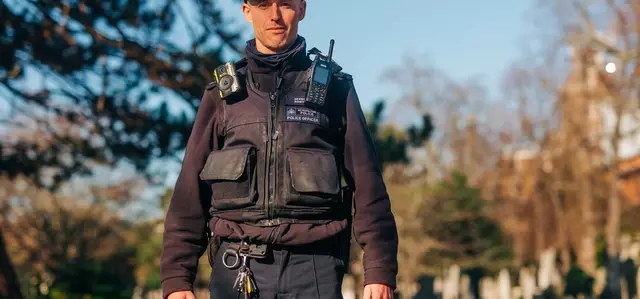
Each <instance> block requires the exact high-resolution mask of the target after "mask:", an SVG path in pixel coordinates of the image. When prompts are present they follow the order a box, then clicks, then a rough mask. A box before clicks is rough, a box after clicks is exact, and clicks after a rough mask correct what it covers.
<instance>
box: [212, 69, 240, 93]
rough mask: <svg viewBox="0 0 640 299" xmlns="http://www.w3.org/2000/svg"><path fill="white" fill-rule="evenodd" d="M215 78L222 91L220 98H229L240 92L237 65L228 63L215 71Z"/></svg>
mask: <svg viewBox="0 0 640 299" xmlns="http://www.w3.org/2000/svg"><path fill="white" fill-rule="evenodd" d="M213 76H214V78H215V80H216V84H217V85H218V90H219V91H220V98H222V99H224V98H227V97H229V96H230V95H232V94H235V93H237V92H238V91H240V83H239V80H238V74H237V71H236V66H235V64H233V63H230V62H227V63H225V64H223V65H221V66H219V67H217V68H216V69H215V70H214V71H213Z"/></svg>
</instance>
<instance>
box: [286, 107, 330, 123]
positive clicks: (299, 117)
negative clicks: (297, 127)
mask: <svg viewBox="0 0 640 299" xmlns="http://www.w3.org/2000/svg"><path fill="white" fill-rule="evenodd" d="M285 119H286V121H295V122H303V123H309V124H315V125H320V126H323V127H326V126H327V125H328V124H329V120H328V118H327V116H326V115H324V114H322V113H320V112H318V111H315V110H313V109H310V108H307V107H298V106H286V107H285Z"/></svg>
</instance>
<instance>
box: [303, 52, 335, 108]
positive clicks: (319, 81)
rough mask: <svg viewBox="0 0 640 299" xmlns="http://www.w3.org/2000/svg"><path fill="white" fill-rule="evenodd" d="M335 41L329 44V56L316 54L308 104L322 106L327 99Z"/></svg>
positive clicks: (312, 67)
mask: <svg viewBox="0 0 640 299" xmlns="http://www.w3.org/2000/svg"><path fill="white" fill-rule="evenodd" d="M333 44H334V40H331V42H330V43H329V54H328V55H327V56H324V55H322V54H321V53H315V54H316V57H315V59H314V60H313V65H312V66H311V80H310V82H309V87H308V88H309V89H308V90H307V102H310V103H313V104H316V105H319V106H322V105H324V102H325V99H326V97H327V90H328V88H329V83H330V81H331V76H332V74H333V72H332V71H333V61H332V60H331V56H332V55H333Z"/></svg>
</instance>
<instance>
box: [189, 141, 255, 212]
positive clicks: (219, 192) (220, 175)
mask: <svg viewBox="0 0 640 299" xmlns="http://www.w3.org/2000/svg"><path fill="white" fill-rule="evenodd" d="M256 163H257V156H256V148H255V147H251V146H246V147H234V148H227V149H223V150H217V151H212V152H211V153H210V154H209V157H207V162H206V163H205V165H204V168H203V169H202V171H201V172H200V179H202V180H203V181H206V182H207V183H208V184H209V185H210V186H211V193H212V196H211V197H212V198H211V206H212V207H213V208H215V209H218V210H229V209H240V208H245V207H249V206H252V205H254V204H255V202H256V200H257V198H258V193H257V187H256V182H257V176H256Z"/></svg>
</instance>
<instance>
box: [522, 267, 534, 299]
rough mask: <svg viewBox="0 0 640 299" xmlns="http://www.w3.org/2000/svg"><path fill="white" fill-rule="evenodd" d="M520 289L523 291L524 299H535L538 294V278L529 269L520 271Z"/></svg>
mask: <svg viewBox="0 0 640 299" xmlns="http://www.w3.org/2000/svg"><path fill="white" fill-rule="evenodd" d="M520 289H521V290H522V299H533V295H534V294H535V293H536V278H535V276H534V275H533V274H531V270H530V269H529V268H522V269H520Z"/></svg>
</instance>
